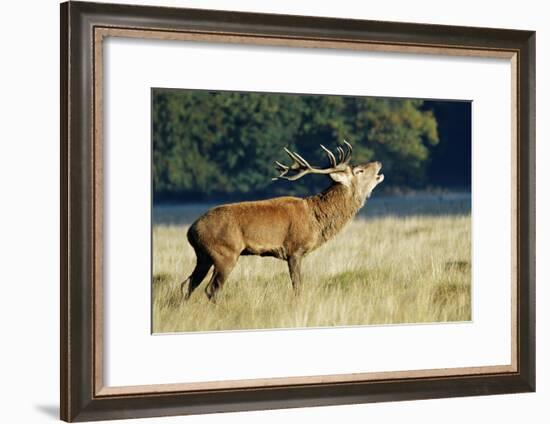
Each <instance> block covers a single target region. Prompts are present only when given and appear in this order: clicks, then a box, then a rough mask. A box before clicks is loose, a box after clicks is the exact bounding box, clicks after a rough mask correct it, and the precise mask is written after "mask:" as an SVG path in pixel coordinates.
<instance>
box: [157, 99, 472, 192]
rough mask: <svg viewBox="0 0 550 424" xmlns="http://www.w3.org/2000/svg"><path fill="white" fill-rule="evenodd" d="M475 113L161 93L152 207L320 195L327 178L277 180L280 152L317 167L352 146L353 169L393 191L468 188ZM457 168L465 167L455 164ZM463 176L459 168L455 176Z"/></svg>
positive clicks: (415, 104) (460, 105)
mask: <svg viewBox="0 0 550 424" xmlns="http://www.w3.org/2000/svg"><path fill="white" fill-rule="evenodd" d="M469 125H471V123H470V104H469V103H467V102H444V101H440V102H434V101H423V100H418V99H395V98H370V97H352V96H327V95H294V94H268V93H241V92H219V91H217V92H214V91H202V90H168V89H154V90H153V93H152V147H153V153H152V154H153V158H152V161H153V194H154V198H155V200H208V199H213V198H247V197H264V196H271V195H279V194H297V195H302V194H306V193H311V192H315V191H318V190H321V189H322V188H324V187H325V186H326V185H327V179H326V178H324V177H320V176H315V177H307V178H303V179H301V180H299V181H297V182H294V183H289V182H286V181H275V182H273V181H272V180H271V178H272V177H274V176H276V175H277V172H276V170H275V168H274V165H273V163H274V161H275V160H278V161H280V162H283V163H289V159H288V157H286V154H285V153H284V151H283V147H288V148H289V149H291V150H293V151H297V152H299V153H300V154H301V155H302V156H303V157H305V158H306V159H307V160H308V161H309V162H310V163H312V164H314V165H317V166H325V165H327V164H328V160H327V158H326V155H325V154H324V153H323V151H322V150H321V149H320V147H319V144H323V145H325V146H326V147H327V148H330V149H333V150H334V149H335V148H336V146H338V145H340V144H341V143H342V140H344V139H345V140H347V141H349V142H350V143H351V144H352V145H353V157H352V163H362V162H368V161H370V160H380V161H381V162H382V163H383V164H384V171H383V172H384V174H385V175H386V181H385V183H384V185H385V186H386V187H391V186H394V187H407V188H415V189H418V188H426V187H430V186H442V185H443V186H445V185H451V186H453V185H455V186H461V187H467V186H469V182H470V181H469V169H470V168H469V167H470V158H469V154H470V153H469V152H470V150H469V149H470V140H469V131H470V130H469ZM458 160H460V163H458V166H457V161H458ZM455 168H456V169H455Z"/></svg>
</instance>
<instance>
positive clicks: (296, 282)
mask: <svg viewBox="0 0 550 424" xmlns="http://www.w3.org/2000/svg"><path fill="white" fill-rule="evenodd" d="M287 262H288V271H289V272H290V280H291V281H292V287H293V288H294V293H295V294H298V293H299V292H300V289H301V286H302V256H298V255H295V256H291V257H290V258H288V260H287Z"/></svg>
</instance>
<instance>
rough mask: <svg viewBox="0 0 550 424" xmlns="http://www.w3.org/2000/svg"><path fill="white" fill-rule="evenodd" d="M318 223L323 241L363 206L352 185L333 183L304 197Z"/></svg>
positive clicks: (332, 235) (362, 200) (362, 201)
mask: <svg viewBox="0 0 550 424" xmlns="http://www.w3.org/2000/svg"><path fill="white" fill-rule="evenodd" d="M306 201H307V202H308V203H309V204H310V205H311V210H312V211H313V214H314V216H315V219H316V220H317V222H318V223H319V227H320V228H319V229H320V230H321V237H322V238H323V241H327V240H328V239H330V238H332V237H334V235H336V233H338V232H339V231H340V230H341V229H342V228H343V227H344V226H345V225H346V224H347V223H348V222H349V221H350V220H351V219H352V218H353V217H354V216H355V214H356V213H357V211H358V210H359V209H360V208H361V206H363V203H364V201H365V199H362V198H361V197H360V196H359V195H358V194H357V193H356V191H355V190H354V187H346V186H344V185H342V184H338V183H333V184H332V185H331V186H330V187H329V188H327V189H326V190H325V191H323V192H322V193H319V194H316V195H314V196H310V197H307V198H306Z"/></svg>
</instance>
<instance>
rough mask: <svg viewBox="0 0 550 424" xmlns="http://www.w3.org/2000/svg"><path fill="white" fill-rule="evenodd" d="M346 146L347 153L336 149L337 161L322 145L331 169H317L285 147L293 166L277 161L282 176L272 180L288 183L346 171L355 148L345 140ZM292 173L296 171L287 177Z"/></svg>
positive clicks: (339, 148)
mask: <svg viewBox="0 0 550 424" xmlns="http://www.w3.org/2000/svg"><path fill="white" fill-rule="evenodd" d="M344 144H345V145H346V147H347V150H346V151H344V149H343V148H342V147H340V146H338V147H337V148H336V151H337V152H338V160H336V156H334V153H332V152H331V151H330V150H329V149H327V148H326V147H325V146H323V145H322V144H321V148H322V149H323V150H324V151H325V152H326V154H327V156H328V159H329V161H330V165H331V167H330V168H315V167H313V166H311V165H310V164H309V163H308V161H307V160H305V159H304V158H303V157H302V156H300V155H299V154H298V153H296V152H291V151H290V150H288V149H287V148H286V147H285V148H284V150H285V152H286V153H287V155H288V156H290V159H292V164H290V165H284V164H282V163H281V162H278V161H275V165H276V167H277V170H278V171H279V172H280V173H281V174H280V175H279V176H278V177H274V178H272V180H273V181H275V180H278V179H283V180H288V181H296V180H297V179H299V178H302V177H303V176H304V175H307V174H325V175H326V174H332V173H333V172H339V171H345V170H346V168H347V167H348V164H349V161H350V159H351V153H352V151H353V147H351V144H349V143H348V142H347V141H346V140H344ZM290 171H296V173H294V174H293V175H287V174H288V173H289V172H290Z"/></svg>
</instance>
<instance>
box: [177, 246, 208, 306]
mask: <svg viewBox="0 0 550 424" xmlns="http://www.w3.org/2000/svg"><path fill="white" fill-rule="evenodd" d="M195 253H196V254H197V264H196V265H195V269H194V270H193V272H192V273H191V275H190V276H189V278H188V279H187V280H185V281H184V282H183V283H181V290H182V293H183V289H184V287H185V284H186V283H189V286H188V288H187V293H186V294H185V300H187V299H189V297H190V296H191V294H192V293H193V291H194V290H195V289H196V288H197V287H198V286H199V285H200V283H201V282H202V280H204V277H206V274H208V271H210V268H211V267H212V260H211V259H210V258H209V257H208V256H207V255H205V254H203V253H199V252H195Z"/></svg>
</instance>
